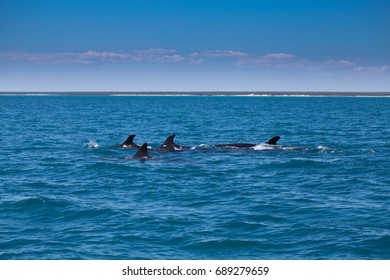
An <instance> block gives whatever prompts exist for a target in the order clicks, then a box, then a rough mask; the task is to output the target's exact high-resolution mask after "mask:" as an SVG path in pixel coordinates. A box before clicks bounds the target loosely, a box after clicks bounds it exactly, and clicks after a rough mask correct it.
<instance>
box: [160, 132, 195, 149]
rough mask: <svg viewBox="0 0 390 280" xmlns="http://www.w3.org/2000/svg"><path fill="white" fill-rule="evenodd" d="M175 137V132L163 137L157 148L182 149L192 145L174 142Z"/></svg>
mask: <svg viewBox="0 0 390 280" xmlns="http://www.w3.org/2000/svg"><path fill="white" fill-rule="evenodd" d="M175 137H176V134H171V135H169V136H168V137H167V139H165V141H164V143H162V144H161V145H160V146H159V147H158V148H157V150H158V151H184V150H189V149H191V148H192V147H191V146H183V145H178V144H176V143H175V142H174V138H175Z"/></svg>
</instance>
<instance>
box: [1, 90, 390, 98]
mask: <svg viewBox="0 0 390 280" xmlns="http://www.w3.org/2000/svg"><path fill="white" fill-rule="evenodd" d="M0 95H37V96H38V95H65V96H72V95H73V96H165V95H168V96H171V95H172V96H373V97H382V96H383V97H389V96H390V92H333V91H332V92H315V91H313V92H304V91H302V92H298V91H280V92H273V91H269V92H268V91H231V92H229V91H112V92H111V91H58V92H56V91H53V92H43V91H36V92H5V91H4V92H0Z"/></svg>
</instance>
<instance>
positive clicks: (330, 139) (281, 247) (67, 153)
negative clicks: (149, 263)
mask: <svg viewBox="0 0 390 280" xmlns="http://www.w3.org/2000/svg"><path fill="white" fill-rule="evenodd" d="M172 133H175V134H176V138H175V141H176V143H178V144H182V145H187V146H192V147H193V148H192V149H190V150H185V151H175V152H171V153H159V152H156V151H153V150H152V151H150V154H151V155H152V156H153V157H154V160H137V159H132V156H133V155H134V154H135V153H136V150H130V149H118V148H112V147H111V146H113V145H118V144H120V143H122V142H123V141H124V140H125V139H126V138H127V136H128V135H130V134H136V135H137V136H136V137H135V139H134V142H135V143H137V144H142V143H145V142H146V143H148V145H149V147H151V148H156V147H158V146H159V145H160V144H162V142H163V141H164V139H165V138H166V137H167V136H169V135H170V134H172ZM275 135H279V136H281V139H280V140H279V142H278V145H277V146H276V147H270V146H269V145H266V144H264V142H265V141H267V140H268V139H269V138H271V137H272V136H275ZM234 142H243V143H255V144H258V145H257V146H255V147H254V148H252V149H229V148H216V147H215V146H213V145H214V144H219V143H234ZM0 145H1V148H0V259H390V98H388V97H334V96H332V97H314V96H310V97H286V96H278V97H272V96H268V97H264V96H77V95H74V96H50V95H48V96H27V95H21V96H11V95H10V96H0Z"/></svg>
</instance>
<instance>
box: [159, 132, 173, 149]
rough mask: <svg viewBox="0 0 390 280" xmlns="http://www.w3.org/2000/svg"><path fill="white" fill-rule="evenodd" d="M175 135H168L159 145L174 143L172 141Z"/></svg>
mask: <svg viewBox="0 0 390 280" xmlns="http://www.w3.org/2000/svg"><path fill="white" fill-rule="evenodd" d="M175 136H176V134H171V135H169V136H168V137H167V139H165V141H164V143H163V144H162V145H161V146H160V147H164V146H172V145H175V142H173V139H174V138H175Z"/></svg>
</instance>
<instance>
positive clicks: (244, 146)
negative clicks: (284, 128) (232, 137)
mask: <svg viewBox="0 0 390 280" xmlns="http://www.w3.org/2000/svg"><path fill="white" fill-rule="evenodd" d="M279 139H280V136H274V137H272V138H271V139H269V140H268V141H267V142H265V144H268V145H273V146H274V145H276V144H277V142H278V141H279ZM257 145H258V144H250V143H229V144H215V145H214V147H218V148H233V149H248V148H253V147H255V146H257Z"/></svg>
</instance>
